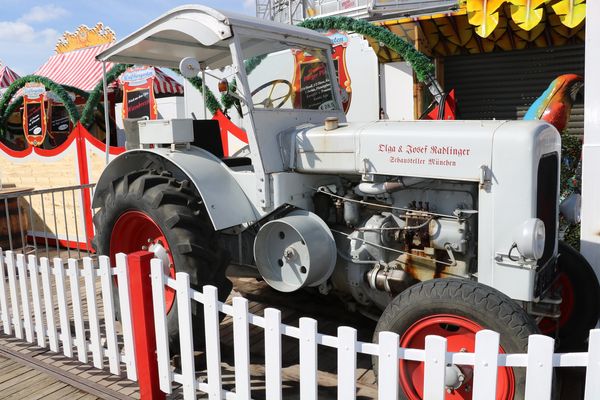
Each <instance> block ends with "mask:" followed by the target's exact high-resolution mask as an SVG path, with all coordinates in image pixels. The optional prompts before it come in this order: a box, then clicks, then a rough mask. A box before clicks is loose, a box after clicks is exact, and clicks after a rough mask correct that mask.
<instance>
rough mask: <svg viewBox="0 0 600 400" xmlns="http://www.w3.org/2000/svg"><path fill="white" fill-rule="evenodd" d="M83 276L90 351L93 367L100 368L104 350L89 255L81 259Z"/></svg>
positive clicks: (94, 282) (93, 270)
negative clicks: (101, 342)
mask: <svg viewBox="0 0 600 400" xmlns="http://www.w3.org/2000/svg"><path fill="white" fill-rule="evenodd" d="M83 276H84V279H85V298H86V300H87V311H88V320H89V326H90V350H91V351H92V358H93V362H94V367H96V368H99V369H102V368H103V366H104V354H103V353H104V352H103V348H102V346H101V344H100V321H99V320H98V304H97V302H96V270H95V269H94V266H93V264H92V259H91V258H89V257H85V258H84V259H83Z"/></svg>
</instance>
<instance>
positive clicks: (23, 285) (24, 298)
mask: <svg viewBox="0 0 600 400" xmlns="http://www.w3.org/2000/svg"><path fill="white" fill-rule="evenodd" d="M17 269H18V271H19V287H20V289H21V307H23V324H24V326H25V340H27V341H28V342H29V343H33V320H32V319H31V306H30V303H29V293H30V292H29V279H28V278H27V262H26V261H25V255H24V254H17Z"/></svg>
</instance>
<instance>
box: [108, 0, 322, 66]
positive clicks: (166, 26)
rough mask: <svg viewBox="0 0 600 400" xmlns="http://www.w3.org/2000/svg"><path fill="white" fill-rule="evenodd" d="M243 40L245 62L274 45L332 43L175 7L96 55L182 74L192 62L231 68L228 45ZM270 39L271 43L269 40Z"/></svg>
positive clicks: (282, 27) (267, 24)
mask: <svg viewBox="0 0 600 400" xmlns="http://www.w3.org/2000/svg"><path fill="white" fill-rule="evenodd" d="M234 32H235V33H236V34H238V35H239V37H240V42H241V47H242V48H243V49H244V58H250V57H252V56H254V55H257V54H261V52H263V53H264V50H265V46H270V49H271V51H272V49H273V47H272V46H273V40H279V41H282V44H283V41H285V42H291V43H298V44H307V45H311V46H313V47H325V46H330V45H331V42H330V40H329V38H327V37H326V36H325V35H322V34H320V33H317V32H314V31H312V30H309V29H305V28H299V27H295V26H292V25H287V24H281V23H275V22H271V21H267V20H262V19H258V18H254V17H249V16H245V15H240V14H236V13H231V12H222V11H218V10H215V9H213V8H209V7H205V6H201V5H186V6H181V7H177V8H175V9H173V10H171V11H169V12H167V13H166V14H164V15H162V16H161V17H159V18H157V19H155V20H154V21H152V22H150V23H149V24H147V25H145V26H144V27H142V28H141V29H139V30H137V31H136V32H134V33H132V34H131V35H129V36H127V37H126V38H124V39H122V40H120V41H119V42H117V43H115V45H113V46H112V47H110V48H108V49H107V50H105V51H103V52H102V53H100V54H98V56H97V59H98V60H101V61H112V62H117V63H127V64H146V65H158V66H165V67H170V68H178V67H179V62H180V61H181V60H182V59H183V58H185V57H194V58H195V59H197V60H198V61H200V62H201V63H203V64H204V65H205V66H206V67H208V68H210V69H217V68H222V67H224V66H227V65H230V64H231V63H232V59H231V52H230V49H229V40H230V39H231V38H233V35H234ZM268 39H270V40H268Z"/></svg>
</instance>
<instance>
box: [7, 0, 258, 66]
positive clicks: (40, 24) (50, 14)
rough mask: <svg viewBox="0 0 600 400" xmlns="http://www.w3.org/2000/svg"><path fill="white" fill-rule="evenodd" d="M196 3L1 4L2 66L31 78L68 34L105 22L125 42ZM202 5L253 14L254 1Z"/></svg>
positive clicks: (27, 0)
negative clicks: (163, 17) (173, 11)
mask: <svg viewBox="0 0 600 400" xmlns="http://www.w3.org/2000/svg"><path fill="white" fill-rule="evenodd" d="M192 2H193V1H190V0H187V1H185V0H184V1H177V0H170V1H169V0H144V1H141V0H127V1H117V0H96V1H64V0H57V1H52V0H50V1H49V2H43V1H37V0H33V1H32V0H18V1H15V0H0V61H2V62H3V63H4V64H6V65H8V66H9V67H11V68H12V69H14V70H15V71H16V72H17V73H19V74H20V75H26V74H30V73H32V72H34V71H35V70H37V69H38V67H40V66H41V65H42V64H43V63H44V62H45V61H46V60H47V59H48V57H50V56H51V55H52V54H54V45H55V44H56V41H57V39H58V38H59V36H60V35H61V34H62V33H63V32H65V31H69V32H74V31H75V29H77V27H78V26H79V25H81V24H85V25H87V26H89V27H92V26H94V25H96V23H98V22H103V23H104V25H105V26H109V27H110V28H112V29H113V30H114V31H115V33H116V34H117V39H121V38H123V37H124V36H126V35H128V34H129V33H131V32H133V31H134V30H136V29H138V28H140V27H141V26H142V25H144V24H146V23H147V22H149V21H151V20H152V19H154V18H156V17H158V16H159V15H161V14H163V13H164V12H166V11H168V10H170V9H171V8H174V7H177V6H179V5H182V4H189V3H192ZM202 4H203V5H207V6H210V7H215V8H219V9H222V10H232V11H236V12H239V13H245V14H251V15H254V0H203V1H202Z"/></svg>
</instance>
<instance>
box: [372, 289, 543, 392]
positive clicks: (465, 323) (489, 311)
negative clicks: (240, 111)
mask: <svg viewBox="0 0 600 400" xmlns="http://www.w3.org/2000/svg"><path fill="white" fill-rule="evenodd" d="M482 329H491V330H493V331H496V332H498V333H499V334H500V348H499V349H498V351H499V352H501V353H526V352H527V341H528V336H529V335H532V334H535V333H539V331H538V329H537V326H536V325H535V322H534V321H533V320H532V319H531V318H530V317H529V315H527V313H526V312H525V311H524V310H523V309H522V308H521V307H519V305H517V304H516V303H515V302H514V301H513V300H511V299H510V298H509V297H507V296H506V295H504V294H502V293H501V292H499V291H497V290H495V289H493V288H490V287H488V286H485V285H482V284H479V283H477V282H473V281H468V280H460V279H433V280H430V281H426V282H422V283H419V284H417V285H414V286H412V287H410V288H409V289H407V290H405V291H404V292H402V293H401V294H400V295H398V296H397V297H396V298H395V299H394V300H392V302H391V303H390V304H389V305H388V306H387V308H386V309H385V310H384V312H383V314H382V315H381V318H380V319H379V322H378V324H377V327H376V329H375V335H374V340H375V341H377V339H378V336H379V332H382V331H390V332H395V333H398V334H399V335H400V347H404V348H416V349H424V348H425V337H426V336H428V335H437V336H442V337H445V338H446V339H447V341H448V351H449V352H469V353H472V352H474V351H475V334H476V333H477V332H478V331H480V330H482ZM374 361H375V362H374V365H377V363H376V360H374ZM447 368H450V369H452V370H453V371H454V372H456V376H457V377H461V376H462V379H460V380H457V382H454V383H450V385H449V386H447V387H446V390H447V394H446V399H447V400H455V399H456V400H458V399H460V400H466V399H471V398H472V389H473V387H472V386H473V382H472V376H473V373H472V367H468V366H462V365H450V366H448V367H447ZM398 379H399V383H400V388H401V389H402V391H403V392H404V393H403V394H401V396H400V397H401V398H402V399H409V400H420V399H423V398H424V397H423V382H424V364H423V363H422V362H417V361H403V360H401V361H400V365H399V377H398ZM524 391H525V371H524V369H523V368H519V369H513V368H507V367H501V368H499V369H498V381H497V391H496V399H498V400H500V399H501V400H512V399H522V398H523V396H524Z"/></svg>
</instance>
